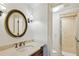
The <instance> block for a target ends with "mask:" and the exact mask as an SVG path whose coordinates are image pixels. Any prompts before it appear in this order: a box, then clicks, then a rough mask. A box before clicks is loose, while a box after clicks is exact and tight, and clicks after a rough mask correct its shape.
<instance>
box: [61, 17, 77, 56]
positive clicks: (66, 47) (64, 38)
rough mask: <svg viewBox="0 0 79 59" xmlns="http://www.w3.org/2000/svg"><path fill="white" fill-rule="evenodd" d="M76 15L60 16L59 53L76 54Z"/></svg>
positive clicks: (65, 54)
mask: <svg viewBox="0 0 79 59" xmlns="http://www.w3.org/2000/svg"><path fill="white" fill-rule="evenodd" d="M75 36H76V17H63V18H61V54H62V55H64V56H74V55H76V47H77V46H76V39H75Z"/></svg>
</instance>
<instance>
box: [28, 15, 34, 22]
mask: <svg viewBox="0 0 79 59" xmlns="http://www.w3.org/2000/svg"><path fill="white" fill-rule="evenodd" d="M33 19H34V18H33V15H31V14H29V18H28V23H32V22H33Z"/></svg>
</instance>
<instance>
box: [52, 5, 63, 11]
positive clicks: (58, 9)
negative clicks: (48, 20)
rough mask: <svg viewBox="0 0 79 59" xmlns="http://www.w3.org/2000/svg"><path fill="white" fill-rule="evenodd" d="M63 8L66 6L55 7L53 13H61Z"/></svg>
mask: <svg viewBox="0 0 79 59" xmlns="http://www.w3.org/2000/svg"><path fill="white" fill-rule="evenodd" d="M63 7H64V5H58V6H56V7H54V8H53V9H52V10H53V12H58V11H60V10H61V9H62V8H63Z"/></svg>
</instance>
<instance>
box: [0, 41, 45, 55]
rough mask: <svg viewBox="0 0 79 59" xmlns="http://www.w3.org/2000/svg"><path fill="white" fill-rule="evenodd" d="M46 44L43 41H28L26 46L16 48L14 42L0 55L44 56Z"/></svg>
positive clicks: (0, 52)
mask: <svg viewBox="0 0 79 59" xmlns="http://www.w3.org/2000/svg"><path fill="white" fill-rule="evenodd" d="M21 42H22V41H21ZM19 43H20V42H19ZM10 45H11V44H10ZM10 45H9V46H10ZM44 45H45V44H44V43H41V42H35V41H28V42H26V43H25V46H20V47H17V48H16V45H15V44H13V45H11V46H12V47H10V48H7V49H5V50H2V51H0V56H43V48H44ZM4 47H5V46H4Z"/></svg>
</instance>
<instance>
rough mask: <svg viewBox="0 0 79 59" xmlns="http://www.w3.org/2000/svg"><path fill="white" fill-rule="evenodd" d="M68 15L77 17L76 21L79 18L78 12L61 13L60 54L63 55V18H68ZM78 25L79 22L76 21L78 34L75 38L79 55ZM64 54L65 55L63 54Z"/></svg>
mask: <svg viewBox="0 0 79 59" xmlns="http://www.w3.org/2000/svg"><path fill="white" fill-rule="evenodd" d="M66 17H76V21H78V19H79V16H78V13H73V12H72V13H67V14H60V18H59V20H60V33H59V35H60V55H62V18H66ZM77 26H78V22H77V23H76V36H75V40H76V55H77V56H78V55H79V54H78V45H77V44H78V43H79V40H78V33H77V32H78V29H77ZM62 56H63V55H62Z"/></svg>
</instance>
